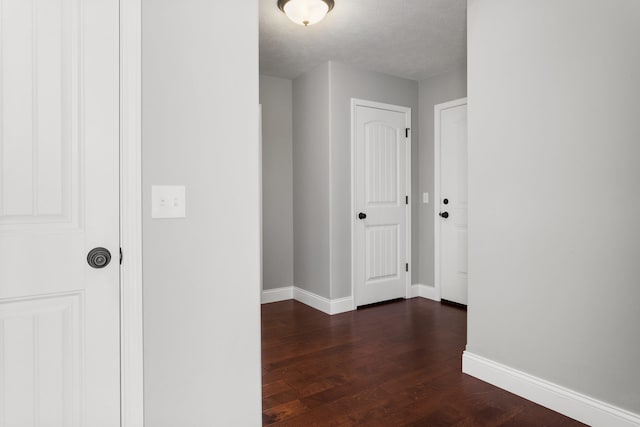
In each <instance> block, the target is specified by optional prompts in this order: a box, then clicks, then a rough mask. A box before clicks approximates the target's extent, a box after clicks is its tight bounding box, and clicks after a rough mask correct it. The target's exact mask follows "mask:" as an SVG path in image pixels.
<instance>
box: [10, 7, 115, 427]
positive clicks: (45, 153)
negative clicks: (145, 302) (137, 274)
mask: <svg viewBox="0 0 640 427" xmlns="http://www.w3.org/2000/svg"><path fill="white" fill-rule="evenodd" d="M118 15H119V9H118V0H1V1H0V49H1V50H0V95H1V100H0V426H1V427H30V426H46V427H71V426H91V427H99V426H117V425H119V424H120V353H119V351H120V350H119V341H120V338H119V188H118V187H119V170H118V169H119V166H118V165H119V41H118V31H119V29H118V26H119V17H118ZM94 248H104V250H102V251H97V252H94V257H93V261H94V264H95V266H96V267H100V266H102V268H92V267H91V266H89V263H88V261H89V260H88V253H89V252H90V251H91V250H92V249H94ZM106 251H109V252H110V254H111V257H112V259H111V262H110V263H109V264H106V262H107V260H108V256H107V255H106ZM105 264H106V265H105Z"/></svg>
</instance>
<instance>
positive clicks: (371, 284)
mask: <svg viewBox="0 0 640 427" xmlns="http://www.w3.org/2000/svg"><path fill="white" fill-rule="evenodd" d="M352 107H353V108H352V111H353V112H352V127H353V142H352V159H353V166H352V167H353V171H352V176H353V209H352V215H353V222H352V230H353V231H352V250H353V255H352V259H353V269H354V271H353V280H354V285H353V288H354V289H353V292H354V296H355V298H354V301H355V305H356V306H361V305H366V304H371V303H375V302H380V301H386V300H390V299H395V298H403V297H404V298H406V297H408V295H409V289H410V273H409V272H408V271H407V270H408V268H407V266H408V263H409V260H410V258H411V237H410V223H411V216H410V215H411V214H410V212H411V209H410V205H409V204H408V203H409V200H408V196H409V194H410V187H411V175H410V174H411V171H410V165H411V139H410V133H409V131H408V129H410V128H411V110H410V109H409V108H406V107H398V106H394V105H388V104H381V103H375V102H370V101H362V100H355V99H354V100H352ZM361 213H362V214H364V215H366V218H364V219H360V218H359V215H360V214H361Z"/></svg>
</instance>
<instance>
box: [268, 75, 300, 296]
mask: <svg viewBox="0 0 640 427" xmlns="http://www.w3.org/2000/svg"><path fill="white" fill-rule="evenodd" d="M260 104H262V201H263V203H262V247H263V284H262V287H263V289H275V288H281V287H285V286H293V180H292V176H293V154H292V148H293V147H292V144H291V141H292V132H293V129H292V123H291V121H292V114H293V111H292V108H291V104H292V82H291V80H288V79H280V78H277V77H270V76H260Z"/></svg>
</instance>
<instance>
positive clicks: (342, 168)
mask: <svg viewBox="0 0 640 427" xmlns="http://www.w3.org/2000/svg"><path fill="white" fill-rule="evenodd" d="M329 69H330V76H331V77H330V86H331V97H330V108H331V298H332V299H335V298H342V297H347V296H350V295H351V222H352V217H351V98H359V99H365V100H368V101H377V102H383V103H387V104H394V105H400V106H403V107H409V108H411V124H412V159H411V172H412V182H417V179H418V162H417V160H418V150H417V147H418V145H419V143H418V139H419V138H418V136H419V122H418V82H416V81H413V80H407V79H403V78H400V77H394V76H390V75H387V74H381V73H376V72H372V71H366V70H361V69H358V68H354V67H352V66H350V65H346V64H342V63H339V62H333V61H332V62H330V63H329ZM412 190H413V191H412V194H413V197H412V199H413V203H412V224H411V226H412V233H413V234H414V235H417V234H418V233H419V225H418V207H419V204H418V203H415V202H416V201H417V194H418V188H417V186H414V187H413V188H412ZM412 255H413V257H412V260H411V265H413V266H416V265H418V259H419V255H418V242H417V241H412ZM417 270H418V269H416V268H412V280H413V283H416V280H417V277H418V275H417Z"/></svg>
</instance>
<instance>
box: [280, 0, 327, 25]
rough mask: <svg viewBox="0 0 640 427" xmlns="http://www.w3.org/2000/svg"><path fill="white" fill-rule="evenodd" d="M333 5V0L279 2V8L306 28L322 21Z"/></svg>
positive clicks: (284, 0) (281, 0)
mask: <svg viewBox="0 0 640 427" xmlns="http://www.w3.org/2000/svg"><path fill="white" fill-rule="evenodd" d="M333 5H334V3H333V0H278V8H279V9H280V10H281V11H283V12H284V14H285V15H287V17H288V18H289V19H291V20H292V21H293V22H295V23H296V24H299V25H304V26H305V27H306V26H308V25H313V24H315V23H316V22H320V21H322V18H324V17H325V15H326V14H327V13H329V12H330V11H331V9H333Z"/></svg>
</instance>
